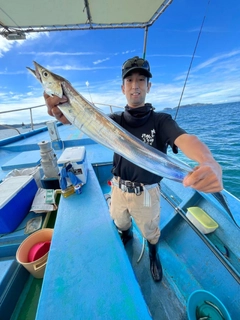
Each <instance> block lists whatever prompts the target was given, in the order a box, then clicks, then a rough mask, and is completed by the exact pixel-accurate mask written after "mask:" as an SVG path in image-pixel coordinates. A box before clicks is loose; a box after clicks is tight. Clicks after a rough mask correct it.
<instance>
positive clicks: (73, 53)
mask: <svg viewBox="0 0 240 320" xmlns="http://www.w3.org/2000/svg"><path fill="white" fill-rule="evenodd" d="M18 54H22V55H27V54H30V55H40V56H83V55H92V54H95V52H61V51H52V52H42V51H41V52H36V51H29V52H28V51H25V52H19V53H18Z"/></svg>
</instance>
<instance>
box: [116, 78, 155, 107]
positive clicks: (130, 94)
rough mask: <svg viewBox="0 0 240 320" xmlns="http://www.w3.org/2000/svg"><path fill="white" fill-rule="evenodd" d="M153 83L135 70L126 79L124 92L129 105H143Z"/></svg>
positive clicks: (123, 86) (123, 87)
mask: <svg viewBox="0 0 240 320" xmlns="http://www.w3.org/2000/svg"><path fill="white" fill-rule="evenodd" d="M150 88H151V83H150V82H148V81H147V78H146V77H145V76H143V75H141V74H140V73H139V72H133V73H131V74H130V75H129V76H127V77H126V78H125V79H124V82H123V85H122V92H123V94H125V96H126V99H127V102H128V106H129V107H131V108H138V107H142V106H144V104H145V98H146V94H147V93H148V92H149V91H150Z"/></svg>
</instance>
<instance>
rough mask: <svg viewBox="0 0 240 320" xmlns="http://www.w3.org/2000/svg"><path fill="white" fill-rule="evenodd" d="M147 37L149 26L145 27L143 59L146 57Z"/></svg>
mask: <svg viewBox="0 0 240 320" xmlns="http://www.w3.org/2000/svg"><path fill="white" fill-rule="evenodd" d="M147 37H148V26H146V27H145V32H144V40H143V59H145V58H146V50H147Z"/></svg>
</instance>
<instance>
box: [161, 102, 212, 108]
mask: <svg viewBox="0 0 240 320" xmlns="http://www.w3.org/2000/svg"><path fill="white" fill-rule="evenodd" d="M211 105H213V103H192V104H185V105H183V106H180V107H179V108H189V107H205V106H211ZM177 108H178V107H174V108H164V109H163V110H173V109H177Z"/></svg>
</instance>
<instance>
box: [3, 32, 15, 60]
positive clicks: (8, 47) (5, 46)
mask: <svg viewBox="0 0 240 320" xmlns="http://www.w3.org/2000/svg"><path fill="white" fill-rule="evenodd" d="M13 44H14V41H13V42H10V41H8V40H7V39H5V38H4V37H2V36H0V58H2V57H3V56H4V53H6V52H8V51H9V50H11V48H12V46H13Z"/></svg>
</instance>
